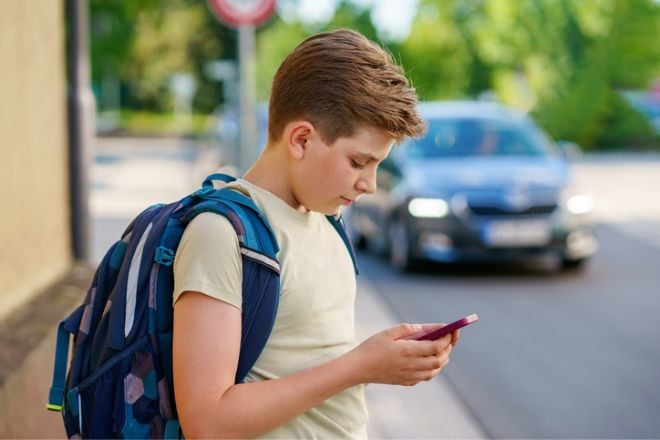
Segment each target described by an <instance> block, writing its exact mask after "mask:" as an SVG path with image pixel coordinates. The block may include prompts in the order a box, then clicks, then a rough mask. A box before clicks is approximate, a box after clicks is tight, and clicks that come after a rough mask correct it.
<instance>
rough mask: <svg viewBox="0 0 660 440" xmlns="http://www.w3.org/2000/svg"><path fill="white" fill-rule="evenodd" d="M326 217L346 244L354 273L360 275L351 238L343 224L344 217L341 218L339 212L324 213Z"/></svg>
mask: <svg viewBox="0 0 660 440" xmlns="http://www.w3.org/2000/svg"><path fill="white" fill-rule="evenodd" d="M326 218H327V219H328V221H329V222H330V224H332V226H333V227H334V228H335V230H336V231H337V233H338V234H339V236H340V237H341V239H342V241H343V242H344V244H345V245H346V249H347V250H348V253H349V254H350V256H351V261H353V269H354V270H355V275H360V271H359V270H358V266H357V259H356V258H355V249H354V248H353V244H352V243H351V239H350V237H349V236H348V233H347V232H346V225H344V219H342V217H341V214H337V215H326Z"/></svg>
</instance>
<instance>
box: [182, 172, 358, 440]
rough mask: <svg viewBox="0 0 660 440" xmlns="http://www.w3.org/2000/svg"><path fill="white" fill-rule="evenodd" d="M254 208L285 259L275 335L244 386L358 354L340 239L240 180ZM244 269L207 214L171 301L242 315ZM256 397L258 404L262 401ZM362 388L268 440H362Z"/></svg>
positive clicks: (187, 247) (194, 232) (187, 236)
mask: <svg viewBox="0 0 660 440" xmlns="http://www.w3.org/2000/svg"><path fill="white" fill-rule="evenodd" d="M227 187H228V188H233V189H236V190H239V191H241V192H243V193H245V194H246V195H248V196H250V198H251V199H252V200H253V201H254V203H255V204H256V205H257V207H259V209H261V210H262V212H263V213H264V214H265V216H266V218H268V221H269V222H270V225H271V227H272V228H273V232H274V234H275V237H276V238H277V242H278V244H279V246H280V251H279V253H278V254H277V258H278V260H279V262H280V266H281V279H280V303H279V308H278V312H277V318H276V320H275V325H274V328H273V332H272V334H271V335H270V338H269V339H268V342H267V343H266V347H265V348H264V350H263V352H262V353H261V356H260V357H259V359H258V360H257V362H256V364H255V365H254V367H253V368H252V370H251V371H250V372H249V373H248V376H247V378H246V381H247V382H257V381H261V380H268V379H277V378H280V377H284V376H288V375H291V374H293V373H295V372H298V371H301V370H304V369H307V368H310V367H314V366H316V365H319V364H321V363H324V362H327V361H329V360H331V359H333V358H336V357H338V356H340V355H342V354H344V353H345V352H347V351H349V350H350V349H352V348H353V347H355V329H354V302H355V289H356V283H355V273H354V269H353V263H352V262H351V257H350V255H349V253H348V250H347V249H346V246H345V245H344V242H343V241H342V239H341V237H340V236H339V234H338V233H337V232H336V231H335V229H334V228H333V226H332V225H331V224H330V222H329V221H328V220H327V219H326V218H325V216H324V215H322V214H320V213H316V212H307V213H301V212H298V211H296V210H295V209H293V208H292V207H290V206H289V205H287V204H286V203H285V202H284V201H283V200H281V199H280V198H278V197H276V196H275V195H273V194H271V193H270V192H268V191H266V190H264V189H263V188H260V187H258V186H256V185H253V184H251V183H250V182H247V181H245V180H243V179H239V180H237V181H236V182H234V183H231V184H229V185H228V186H227ZM241 283H242V265H241V256H240V250H239V246H238V239H237V238H236V234H235V232H234V230H233V228H232V226H231V224H230V223H229V221H228V220H227V219H225V218H224V217H222V216H219V215H216V214H211V213H204V214H200V215H199V216H197V217H196V218H195V219H194V220H193V221H192V222H191V223H190V225H188V227H187V228H186V230H185V232H184V234H183V237H182V238H181V243H180V245H179V248H178V251H177V254H176V258H175V260H174V301H175V302H176V300H177V298H178V297H179V295H180V294H181V293H182V292H184V291H187V290H191V291H198V292H202V293H205V294H206V295H209V296H211V297H213V298H217V299H220V300H222V301H225V302H227V303H229V304H232V305H233V306H235V307H237V308H239V309H240V308H241V304H242V294H241ZM257 398H258V396H255V399H257ZM366 421H367V409H366V405H365V401H364V390H363V386H357V387H353V388H350V389H348V390H345V391H343V392H341V393H339V394H337V395H335V396H333V397H331V398H330V399H328V400H326V401H325V402H323V403H321V404H320V405H318V406H316V407H314V408H312V409H310V410H309V411H307V412H306V413H304V414H302V415H301V416H299V417H297V418H295V419H293V420H292V421H290V422H289V423H287V424H286V425H283V426H281V427H279V428H277V429H275V430H274V431H271V432H269V433H268V434H266V435H264V437H266V438H356V437H357V438H365V437H366Z"/></svg>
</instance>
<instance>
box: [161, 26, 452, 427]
mask: <svg viewBox="0 0 660 440" xmlns="http://www.w3.org/2000/svg"><path fill="white" fill-rule="evenodd" d="M416 104H417V97H416V95H415V92H414V90H413V89H412V88H411V87H410V86H409V84H408V81H407V80H406V78H405V77H404V76H403V74H402V71H401V69H400V68H399V67H397V66H396V65H394V64H393V62H392V59H391V57H390V56H389V55H388V54H387V53H386V52H384V51H383V50H382V49H381V48H380V47H378V46H377V45H375V44H374V43H372V42H370V41H369V40H367V39H366V38H364V37H363V36H362V35H360V34H358V33H356V32H353V31H349V30H338V31H335V32H331V33H326V34H320V35H316V36H313V37H310V38H308V39H307V40H305V41H304V42H302V43H301V44H300V45H299V46H298V47H297V48H296V49H295V50H294V51H293V52H292V53H291V54H290V55H289V56H288V57H287V58H286V59H285V60H284V62H283V63H282V65H281V66H280V68H279V70H278V71H277V73H276V75H275V78H274V80H273V84H272V90H271V98H270V104H269V122H268V143H267V145H266V147H265V148H264V150H263V152H262V154H261V156H260V157H259V158H258V159H257V161H256V162H255V164H254V165H253V166H252V168H250V169H249V170H248V171H247V173H246V174H245V175H244V176H243V178H242V179H238V180H237V181H236V182H234V183H231V184H229V185H230V186H229V187H230V188H233V189H235V190H237V191H241V192H243V193H245V194H246V195H248V196H249V197H250V198H251V199H252V200H253V201H254V202H255V204H256V205H257V206H258V207H259V208H260V209H261V210H262V212H263V213H264V214H265V215H266V217H267V218H268V220H269V222H270V224H271V226H272V227H273V231H274V233H275V236H276V238H277V241H278V244H279V246H280V252H279V253H278V260H279V262H280V264H281V290H280V304H279V309H278V313H277V319H276V322H275V326H274V328H273V332H272V334H271V336H270V338H269V340H268V342H267V344H266V347H265V348H264V350H263V352H262V354H261V356H260V357H259V359H258V360H257V362H256V364H255V366H254V367H253V368H252V370H251V371H250V373H249V374H248V376H247V378H246V380H245V382H244V383H240V384H235V383H234V376H235V373H236V365H237V362H238V354H239V346H240V339H241V280H242V268H241V257H240V250H239V245H238V240H237V238H236V234H235V232H234V230H233V229H232V227H231V225H230V223H229V222H228V221H227V220H226V219H225V218H223V217H221V216H218V215H214V214H208V213H206V214H201V215H199V216H198V217H197V218H195V220H193V221H192V222H191V224H190V225H189V226H188V228H187V229H186V231H185V233H184V236H183V238H182V240H181V244H180V245H179V248H178V251H177V255H176V259H175V263H174V275H175V288H174V301H175V307H174V342H173V344H174V346H173V351H174V359H173V362H174V388H175V394H176V404H177V410H178V414H179V420H180V422H181V426H182V430H183V433H184V435H185V436H186V437H188V438H193V437H206V438H208V437H214V438H220V437H222V438H243V437H256V436H264V437H268V438H284V437H286V438H293V437H297V438H328V437H332V438H347V437H350V438H354V437H366V419H367V412H366V407H365V403H364V395H363V384H365V383H389V384H399V385H414V384H416V383H417V382H419V381H421V380H429V379H431V378H433V377H434V376H435V375H437V374H438V373H439V372H440V370H441V369H442V368H443V367H444V366H445V365H446V364H447V362H448V359H449V354H450V351H451V347H452V345H454V344H455V343H456V341H457V340H458V337H459V335H458V332H455V333H454V334H452V335H451V336H447V337H445V338H443V339H440V340H438V341H412V340H408V339H409V338H411V337H412V336H414V335H415V334H416V333H419V332H420V331H422V330H423V329H424V330H428V329H429V328H431V326H421V325H410V324H401V325H399V326H397V327H394V328H391V329H389V330H385V331H383V332H381V333H378V334H376V335H375V336H373V337H371V338H369V339H368V340H366V341H365V342H363V343H362V344H360V345H359V346H357V347H356V346H355V341H354V324H353V318H354V313H353V312H354V310H353V308H354V296H355V287H356V283H355V273H354V270H353V265H352V262H351V258H350V255H349V253H348V252H347V250H346V247H345V245H344V243H343V241H342V240H341V238H340V237H339V235H338V234H337V232H336V231H335V230H334V228H333V226H332V225H331V224H330V222H329V221H328V220H327V219H326V218H325V215H336V214H338V213H339V210H340V207H341V206H342V205H343V206H348V205H350V204H351V203H353V202H355V201H356V200H357V199H358V198H359V197H361V196H362V195H363V194H370V193H373V192H374V191H375V190H376V168H377V166H378V164H379V163H380V162H381V161H382V160H383V159H385V157H386V156H387V155H388V153H389V152H390V149H391V148H392V145H393V143H394V142H396V141H400V140H401V139H403V138H404V137H407V136H417V135H420V134H421V133H422V132H423V130H424V123H423V122H422V120H421V119H420V116H419V115H418V114H417V112H416Z"/></svg>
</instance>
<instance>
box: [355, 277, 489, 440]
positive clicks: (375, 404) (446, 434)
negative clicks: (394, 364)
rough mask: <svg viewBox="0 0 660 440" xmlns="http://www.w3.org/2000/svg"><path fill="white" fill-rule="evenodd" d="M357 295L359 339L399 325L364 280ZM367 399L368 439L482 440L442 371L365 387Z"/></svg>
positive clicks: (361, 279)
mask: <svg viewBox="0 0 660 440" xmlns="http://www.w3.org/2000/svg"><path fill="white" fill-rule="evenodd" d="M357 291H358V293H357V299H356V317H355V320H356V333H357V338H358V341H362V340H364V339H365V338H367V337H369V336H371V335H373V334H374V333H377V332H379V331H381V330H384V329H386V328H388V327H391V326H393V325H396V324H399V322H398V321H397V320H396V318H395V317H394V315H393V314H392V312H391V311H390V310H389V308H388V306H387V305H386V304H384V303H383V301H382V300H381V299H380V297H379V295H378V293H377V292H376V290H375V288H374V286H373V284H372V283H371V282H370V281H369V279H368V278H367V277H366V276H364V275H362V276H360V277H358V289H357ZM449 365H450V366H451V363H450V364H449ZM450 366H448V367H447V368H451V367H450ZM366 396H367V406H368V408H369V424H368V426H367V429H368V432H369V437H370V438H372V439H422V438H423V439H430V438H434V439H436V438H437V439H441V438H451V439H475V438H486V436H485V434H484V433H483V431H482V430H481V429H480V427H479V425H478V424H477V423H476V421H475V420H474V418H473V417H472V416H471V415H470V413H469V411H468V410H467V408H466V407H465V406H464V405H463V403H462V402H461V401H460V399H459V398H458V397H457V396H456V394H455V393H454V392H453V390H452V389H451V388H450V387H449V385H448V384H447V382H446V380H445V379H444V378H443V377H442V373H440V375H439V376H438V377H436V378H435V379H433V380H432V381H430V382H424V383H420V384H418V385H416V386H414V387H400V386H391V385H376V384H372V385H368V386H367V388H366Z"/></svg>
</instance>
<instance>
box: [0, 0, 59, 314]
mask: <svg viewBox="0 0 660 440" xmlns="http://www.w3.org/2000/svg"><path fill="white" fill-rule="evenodd" d="M64 20H65V17H64V3H63V0H29V1H26V0H0V319H2V318H3V317H5V316H7V314H8V313H10V312H11V311H12V310H13V309H15V308H16V307H17V306H19V305H21V304H23V303H25V302H27V301H29V300H30V299H31V298H32V297H33V296H34V295H35V294H37V293H39V291H40V290H42V289H44V288H45V287H46V286H47V285H48V284H50V283H51V282H53V281H54V280H55V279H57V278H59V277H60V276H62V275H63V274H64V273H65V272H66V271H67V269H68V268H69V267H70V265H71V261H72V257H71V251H70V241H71V240H70V232H69V200H68V198H69V193H68V165H67V157H68V147H67V132H66V121H67V120H66V77H65V68H66V67H65V40H64V38H65V36H64Z"/></svg>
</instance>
